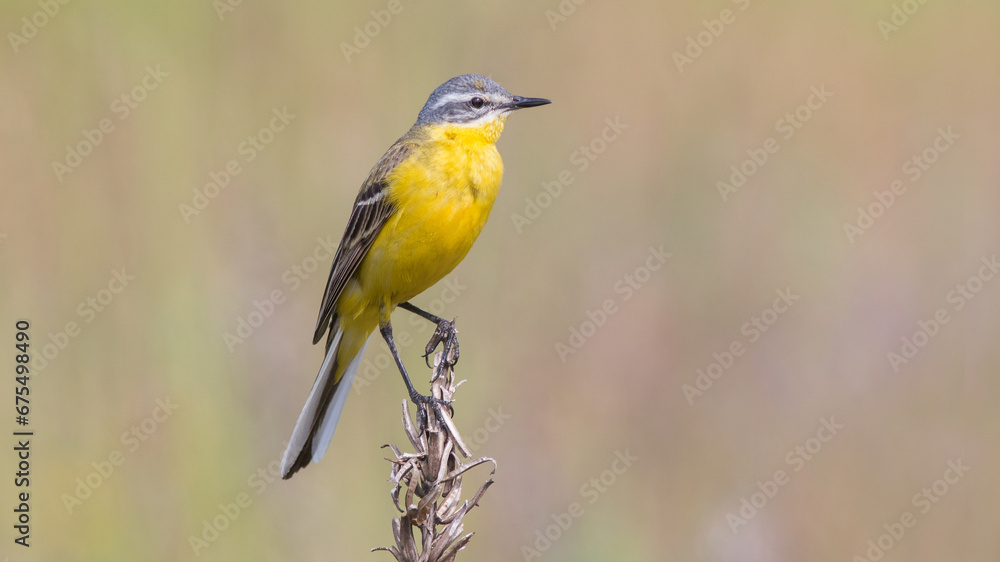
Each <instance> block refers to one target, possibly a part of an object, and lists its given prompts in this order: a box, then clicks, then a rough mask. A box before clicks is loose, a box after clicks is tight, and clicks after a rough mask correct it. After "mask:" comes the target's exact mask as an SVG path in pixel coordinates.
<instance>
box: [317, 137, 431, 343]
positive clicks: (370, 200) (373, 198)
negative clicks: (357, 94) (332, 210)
mask: <svg viewBox="0 0 1000 562" xmlns="http://www.w3.org/2000/svg"><path fill="white" fill-rule="evenodd" d="M416 146H417V144H416V143H414V142H412V141H409V140H406V139H405V137H404V138H403V139H400V140H398V141H396V143H395V144H393V145H392V146H391V147H390V148H389V150H387V151H386V153H385V154H384V155H383V156H382V158H381V159H379V161H378V163H376V164H375V167H373V168H372V170H371V172H370V173H369V174H368V179H366V180H365V183H364V185H362V186H361V190H360V191H359V192H358V197H357V199H355V200H354V208H353V209H352V210H351V218H350V219H348V221H347V228H345V229H344V237H343V238H342V239H341V240H340V247H338V248H337V254H336V255H335V256H334V258H333V265H332V266H331V267H330V277H329V278H328V279H327V281H326V291H325V292H324V293H323V302H322V304H321V305H320V308H319V318H318V319H317V320H316V331H315V332H314V333H313V343H314V344H315V343H318V342H319V340H321V339H323V335H324V334H325V333H326V331H327V330H328V329H329V328H330V326H331V324H333V321H334V312H335V310H336V304H337V299H338V298H340V293H341V292H343V290H344V287H345V286H346V285H347V281H348V280H349V279H350V278H351V276H352V275H354V272H355V271H356V270H357V269H358V265H359V264H360V263H361V260H362V259H364V257H365V255H367V254H368V250H370V249H371V247H372V243H374V242H375V238H377V237H378V235H379V233H380V232H382V227H383V226H385V223H386V221H388V220H389V217H391V216H392V214H393V213H394V212H395V211H396V209H395V207H394V206H393V204H392V203H391V202H390V201H389V197H388V193H387V187H388V185H387V184H388V176H389V174H390V173H391V172H392V170H393V169H395V168H396V166H398V165H399V163H400V162H402V161H404V160H406V159H407V158H408V157H409V156H410V155H411V154H413V152H414V150H415V149H416Z"/></svg>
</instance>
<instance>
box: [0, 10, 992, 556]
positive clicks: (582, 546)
mask: <svg viewBox="0 0 1000 562" xmlns="http://www.w3.org/2000/svg"><path fill="white" fill-rule="evenodd" d="M233 4H235V5H233ZM390 9H391V10H392V11H390ZM46 11H48V13H46ZM373 12H374V13H373ZM393 12H395V13H393ZM907 12H909V14H908V13H907ZM39 14H42V15H39ZM0 15H2V16H0V17H2V20H0V21H2V22H3V23H2V26H0V29H2V31H3V32H4V34H5V36H6V38H7V43H8V44H7V45H5V46H4V47H2V48H0V68H2V69H3V70H2V71H3V80H0V94H2V102H3V103H2V104H0V178H2V180H0V181H2V190H3V192H2V197H3V199H2V205H0V233H2V237H0V260H2V271H3V273H2V279H3V281H2V286H3V291H2V293H0V299H2V308H0V310H2V311H3V314H2V317H0V321H2V324H3V329H2V330H0V334H2V339H3V340H4V341H3V342H0V343H3V346H2V347H3V349H6V350H7V351H5V352H4V353H3V354H2V357H3V361H4V363H5V365H7V366H8V367H10V366H11V365H13V364H14V363H13V361H14V360H13V354H12V352H11V348H12V346H13V343H14V342H13V340H14V322H15V320H17V319H28V320H30V322H31V329H30V334H31V337H32V342H33V344H34V346H33V347H32V348H31V349H32V353H33V355H34V357H35V360H34V361H33V363H32V366H33V378H32V382H31V385H32V388H31V399H32V403H31V416H30V420H31V422H30V423H31V428H32V429H34V430H35V431H36V435H35V437H34V438H33V441H32V457H31V459H32V465H31V471H32V480H31V494H32V495H31V498H32V501H31V510H32V511H31V517H32V519H31V536H30V541H31V544H32V546H31V547H30V548H29V549H25V548H23V547H21V546H18V545H16V544H14V543H13V539H12V534H11V529H12V525H13V524H14V519H13V512H12V509H13V508H14V497H15V494H16V492H17V489H16V488H15V487H14V486H13V482H12V474H13V472H14V468H15V462H16V459H15V457H14V453H13V451H12V449H11V448H10V447H8V448H7V452H6V453H4V454H3V455H2V462H0V466H3V467H5V468H4V474H5V478H4V481H5V482H6V484H4V486H3V490H4V492H3V495H2V497H0V506H2V508H3V511H4V513H6V515H5V516H4V517H3V518H2V520H0V523H2V526H3V528H4V529H5V530H6V531H5V532H4V536H5V537H7V539H5V541H4V543H3V545H2V547H0V555H3V556H5V557H6V559H9V560H11V561H19V560H60V561H62V560H187V559H199V560H389V559H390V558H391V557H390V556H389V555H388V554H386V553H377V554H369V553H368V550H369V549H370V548H372V547H375V546H380V545H387V544H390V541H391V531H390V519H391V518H392V517H393V516H394V515H395V513H396V512H395V508H393V507H392V504H391V501H390V498H389V494H388V490H389V485H388V483H387V477H388V474H389V465H388V463H387V462H385V461H384V460H383V457H384V456H385V455H386V454H387V451H383V450H381V449H379V446H380V445H382V444H383V443H389V442H394V443H400V444H402V441H404V440H405V437H404V435H403V433H402V430H401V427H400V424H399V405H400V401H401V400H402V399H403V398H404V396H405V394H404V387H403V385H402V382H401V381H400V380H399V375H398V373H397V372H396V371H395V369H394V367H393V366H392V365H391V364H390V363H389V362H388V360H387V358H388V355H387V350H386V348H385V346H384V344H383V343H382V342H381V340H380V339H379V338H377V337H376V338H375V339H373V341H372V343H371V345H370V346H369V348H368V354H367V356H366V362H365V364H364V365H363V367H362V374H361V375H359V380H363V381H364V382H365V384H364V385H360V386H358V387H357V392H355V393H354V394H352V396H351V399H350V401H349V403H348V406H347V408H346V412H345V415H344V418H343V419H342V421H341V424H340V427H339V428H338V433H337V435H336V437H335V438H334V441H333V444H332V446H331V449H330V451H329V453H328V454H327V457H326V458H325V459H324V460H323V461H322V462H321V463H319V464H317V465H313V466H311V467H309V468H308V469H307V470H305V471H303V472H302V473H300V474H299V475H297V476H296V477H295V478H293V479H292V480H290V481H287V482H282V481H280V480H275V478H274V475H273V473H271V472H269V470H273V471H275V472H276V467H277V463H276V460H277V459H278V458H279V457H280V454H281V451H282V450H283V445H284V442H285V439H287V438H288V436H289V435H290V432H291V429H292V426H293V424H294V422H295V419H296V416H297V415H298V413H299V409H300V407H301V406H302V403H303V400H304V398H305V396H306V394H307V392H308V390H309V387H310V385H311V384H312V382H313V378H314V376H315V373H316V370H317V368H318V366H319V364H320V361H321V359H322V357H321V355H322V349H321V348H320V347H319V346H315V347H314V346H312V345H310V338H311V334H312V329H313V326H314V322H315V315H316V310H317V307H318V306H319V301H320V297H321V295H322V287H323V283H324V281H325V280H326V275H327V271H328V268H329V264H330V256H329V255H328V254H326V250H325V249H324V245H328V244H334V245H335V244H336V243H337V241H338V240H339V239H340V236H341V234H342V232H343V228H344V226H345V224H346V220H347V216H348V214H349V208H350V204H351V202H352V201H353V198H354V196H355V194H356V191H357V189H358V187H359V185H360V183H361V181H362V180H363V179H364V177H365V175H366V174H367V172H368V170H369V168H370V167H371V165H372V164H373V163H374V162H375V161H376V160H377V158H378V157H379V156H380V155H381V154H382V152H383V151H384V150H385V149H386V148H387V147H388V146H389V145H390V144H391V143H392V142H393V141H394V140H395V139H396V138H398V137H399V136H400V135H401V134H403V132H405V131H406V129H407V128H408V127H409V126H410V125H411V124H412V122H413V121H414V120H415V118H416V114H417V112H418V110H419V109H420V107H421V106H422V104H423V102H424V101H425V100H426V98H427V96H428V94H429V93H430V92H431V90H432V89H433V88H434V87H436V86H437V85H439V84H440V83H442V82H443V81H445V80H446V79H448V78H450V77H452V76H454V75H457V74H461V73H466V72H479V73H485V74H488V75H490V76H491V77H493V78H494V79H496V80H497V81H498V82H499V83H500V84H502V85H503V86H505V87H506V88H507V89H508V90H510V91H511V92H513V93H515V94H520V95H526V96H543V97H548V98H551V99H552V100H553V104H552V105H551V106H547V107H544V108H538V109H532V110H530V111H524V112H521V113H518V114H517V115H516V116H514V117H513V118H512V119H510V121H509V122H508V124H507V129H506V132H505V133H504V136H503V138H502V139H501V140H500V142H499V149H500V152H501V154H502V155H503V157H504V161H505V163H506V169H507V171H506V177H505V181H504V188H503V190H502V192H501V195H500V198H499V200H498V202H497V204H496V206H495V208H494V210H493V215H492V220H491V222H490V224H489V225H488V226H487V228H486V229H485V230H484V232H483V234H482V236H481V237H480V240H479V242H478V243H477V246H476V247H475V248H474V250H473V251H472V252H471V254H470V255H469V257H468V258H467V259H466V260H465V262H464V263H462V265H461V266H460V267H459V268H458V269H457V270H456V271H455V272H454V273H453V274H452V275H450V276H449V277H448V279H447V281H446V282H442V283H441V284H439V285H438V286H436V287H434V288H432V289H430V290H429V291H427V293H425V294H424V295H423V296H421V297H419V298H418V299H416V303H417V304H419V305H422V306H425V307H429V308H431V310H433V311H435V312H439V313H440V314H442V315H445V316H448V317H451V316H458V326H459V329H460V330H461V342H462V360H461V362H460V363H459V374H460V375H461V376H462V377H464V378H467V379H468V380H469V382H468V383H467V384H466V386H464V387H463V388H462V390H461V391H460V392H459V396H458V397H459V398H460V401H459V402H458V403H457V404H456V409H457V412H458V423H459V424H460V427H461V428H462V429H463V431H464V432H465V433H466V437H467V438H468V439H469V440H470V441H471V442H473V443H475V448H476V454H477V455H489V456H492V457H495V458H496V459H497V460H498V462H499V470H498V472H497V474H496V477H495V478H496V481H497V483H496V485H495V486H494V487H493V488H492V489H491V490H490V491H489V493H488V494H487V495H486V497H485V499H484V501H483V502H482V507H481V509H477V510H475V511H474V512H473V513H472V514H471V515H470V516H469V517H468V518H467V520H466V530H467V531H475V532H476V536H475V538H474V539H473V540H472V542H471V544H470V546H469V547H468V549H467V551H465V552H463V553H462V554H460V555H459V557H458V558H459V560H483V561H510V560H574V561H605V560H637V561H647V560H648V561H659V560H671V561H673V560H678V561H689V560H690V561H701V560H704V561H734V562H744V561H758V560H759V561H769V562H777V561H803V560H809V561H826V560H831V561H833V560H842V561H848V560H875V559H877V558H881V559H883V560H888V561H904V560H905V561H924V560H926V561H932V560H934V561H937V560H973V561H991V560H997V559H998V558H1000V539H998V535H997V533H996V528H997V525H998V524H1000V516H998V515H997V509H996V505H997V501H998V500H1000V484H998V479H997V476H996V475H997V474H998V469H1000V447H998V439H1000V409H998V407H997V406H998V403H1000V383H998V377H997V374H998V367H1000V347H998V346H997V345H996V343H997V337H998V334H1000V316H998V313H1000V277H995V273H994V269H993V268H995V266H991V267H992V268H991V267H987V266H986V265H984V264H990V263H991V259H993V256H996V255H997V253H998V252H1000V221H998V220H997V212H998V211H1000V190H998V187H1000V186H998V180H1000V165H998V164H997V154H998V151H1000V138H998V130H1000V129H998V127H1000V111H998V104H997V91H998V89H1000V38H998V35H997V30H998V29H1000V28H998V24H1000V7H998V5H997V4H996V3H991V2H985V1H983V2H927V3H925V4H923V5H921V4H919V3H917V2H916V1H915V0H909V1H905V2H896V4H895V5H894V4H893V3H892V2H888V1H878V2H874V3H873V2H861V1H851V2H841V3H836V4H834V5H828V6H827V5H819V4H817V3H810V4H801V3H793V2H758V1H756V0H749V1H747V0H738V1H732V2H730V1H728V0H720V1H716V2H710V3H704V2H694V1H689V2H681V3H675V2H670V3H663V2H652V1H648V2H641V1H635V2H586V3H582V4H580V5H577V4H575V3H572V2H570V1H569V0H563V1H562V2H557V1H556V0H551V1H548V2H514V3H497V4H481V5H466V4H460V3H445V2H429V1H424V0H417V1H410V0H393V2H386V1H373V2H362V3H355V4H353V5H351V6H349V7H348V6H343V5H340V3H332V2H308V1H298V2H296V1H292V2H276V1H271V2H243V3H236V2H233V3H232V4H230V3H227V2H226V0H220V1H216V2H210V1H208V0H204V1H200V2H191V1H180V2H169V3H160V4H157V3H146V2H143V3H138V2H125V1H119V2H99V3H92V2H70V3H68V4H65V5H62V4H59V3H58V2H56V1H54V0H42V1H41V2H35V1H27V0H18V1H13V2H4V3H3V4H2V6H0ZM32 30H34V31H32ZM29 36H30V37H29ZM345 45H347V46H349V47H345ZM278 115H281V116H283V118H278V117H277V116H278ZM611 124H613V125H614V126H612V125H611ZM102 128H103V129H105V130H101V129H102ZM279 129H280V130H279ZM248 137H255V138H254V139H248ZM254 143H257V144H256V145H255V144H254ZM935 143H936V145H935ZM581 147H584V148H585V151H586V152H584V151H583V150H581ZM748 151H749V152H748ZM765 157H766V160H764V158H765ZM754 158H756V159H757V162H754V160H753V159H754ZM914 158H917V159H918V160H919V162H918V161H916V160H913V159H914ZM231 161H232V162H233V163H232V164H230V162H231ZM227 166H231V170H230V171H229V172H225V171H226V168H227ZM734 166H735V167H736V169H740V168H742V169H743V171H742V172H740V173H735V172H734V169H733V168H732V167H734ZM233 170H238V172H233ZM740 174H743V175H744V176H745V177H744V179H745V183H743V184H742V185H740V186H739V187H737V186H736V185H733V182H734V181H735V182H736V183H737V184H738V183H740V179H741V178H740V177H739V176H740ZM226 175H228V179H227V180H224V179H219V178H223V177H224V176H226ZM733 176H736V177H733ZM213 177H214V178H216V180H215V181H217V182H218V183H227V185H226V186H225V187H224V188H222V189H219V190H216V189H214V188H213V187H211V186H207V185H206V184H209V183H210V182H212V181H213ZM557 181H558V182H561V183H562V184H564V185H562V186H561V187H560V186H557V185H556V184H554V183H553V182H557ZM720 182H725V184H729V185H731V186H732V189H730V188H728V187H726V186H725V185H721V184H720ZM545 185H548V187H549V189H550V190H551V193H556V194H558V195H557V196H556V197H552V196H551V195H549V194H548V193H547V192H546V191H545V187H544V186H545ZM720 186H721V187H720ZM893 190H895V192H893ZM535 205H537V208H536V207H535ZM185 206H188V207H185ZM859 208H862V209H864V213H865V214H866V215H867V218H866V217H865V216H861V217H859V213H860V212H859ZM845 225H850V226H845ZM327 239H329V241H327ZM318 240H319V241H318ZM666 254H669V256H667V255H666ZM984 259H985V260H986V261H985V262H983V261H982V260H984ZM123 279H124V280H125V281H127V284H126V283H125V281H122V280H123ZM275 291H277V293H276V292H275ZM275 295H277V297H278V298H277V299H275V298H274V297H275ZM789 303H790V304H789ZM939 311H941V312H939ZM936 315H938V317H939V319H940V318H943V319H944V320H945V323H942V322H940V321H939V320H937V319H935V316H936ZM394 321H395V325H396V331H397V337H399V334H403V338H407V339H408V341H409V343H408V344H405V346H404V347H405V351H404V360H405V361H406V362H407V363H408V365H409V366H410V369H411V372H413V373H414V374H415V375H416V376H417V378H418V379H419V380H420V381H421V386H423V387H424V388H426V379H427V375H428V371H426V369H425V368H424V367H422V365H421V360H420V357H419V350H420V349H421V348H422V347H423V344H424V342H425V341H426V338H427V337H428V336H429V334H430V331H429V329H428V328H427V327H425V326H422V325H420V324H419V323H415V322H412V321H411V318H410V317H409V315H407V313H405V312H402V311H400V312H397V313H396V314H395V315H394ZM242 322H246V323H247V324H246V325H243V324H242ZM251 323H252V324H255V326H250V324H251ZM921 323H922V324H921ZM227 334H229V336H227ZM230 336H234V337H238V338H240V341H237V340H236V339H234V337H230ZM910 346H912V347H910ZM11 369H12V367H11V368H9V369H8V372H10V370H11ZM14 386H15V383H14V381H13V377H12V376H11V377H10V378H8V379H7V382H6V383H5V384H3V385H0V399H2V402H3V403H4V404H11V405H12V404H13V391H14ZM12 409H13V408H12V407H9V406H5V408H4V410H3V411H4V412H5V416H4V417H3V418H2V424H3V426H4V427H5V428H7V429H9V430H10V431H14V430H17V429H19V426H16V425H15V423H14V419H13V418H14V413H13V412H12V411H11V410H12ZM7 416H9V417H7ZM10 439H11V440H12V439H13V438H10ZM10 444H11V445H13V441H10ZM623 459H624V460H623ZM269 467H270V469H269ZM966 467H968V468H966ZM112 469H113V470H112ZM779 471H780V472H779ZM487 472H488V471H487V470H485V469H479V472H476V473H474V474H473V475H472V476H471V477H470V478H469V479H468V480H467V482H468V484H467V486H468V487H472V488H474V487H475V486H478V482H479V481H481V479H485V478H486V475H487ZM102 473H103V474H102ZM592 479H594V480H592ZM567 514H569V515H567ZM869 541H871V542H869ZM883 551H884V552H883Z"/></svg>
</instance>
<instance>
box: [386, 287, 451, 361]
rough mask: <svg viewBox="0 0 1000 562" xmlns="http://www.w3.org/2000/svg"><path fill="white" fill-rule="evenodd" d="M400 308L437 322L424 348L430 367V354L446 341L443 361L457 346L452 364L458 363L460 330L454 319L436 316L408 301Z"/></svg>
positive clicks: (425, 358)
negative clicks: (457, 328) (456, 327)
mask: <svg viewBox="0 0 1000 562" xmlns="http://www.w3.org/2000/svg"><path fill="white" fill-rule="evenodd" d="M399 308H402V309H403V310H408V311H410V312H412V313H414V314H416V315H417V316H420V317H421V318H424V319H425V320H428V321H430V322H433V323H435V324H437V328H435V330H434V334H433V335H432V336H431V340H430V341H429V342H427V346H426V347H425V348H424V363H426V364H427V366H428V367H430V366H431V363H430V359H429V358H430V356H431V355H432V354H433V353H434V350H435V349H437V346H438V344H440V343H441V342H444V354H443V355H442V356H441V357H442V361H447V360H448V353H449V352H450V351H451V349H452V348H453V347H454V348H455V359H454V361H452V362H451V364H452V365H454V364H455V363H458V330H456V329H455V321H454V320H451V321H449V320H445V319H444V318H441V317H439V316H435V315H433V314H431V313H430V312H427V311H426V310H421V309H419V308H417V307H415V306H413V305H412V304H410V303H408V302H404V303H401V304H400V305H399Z"/></svg>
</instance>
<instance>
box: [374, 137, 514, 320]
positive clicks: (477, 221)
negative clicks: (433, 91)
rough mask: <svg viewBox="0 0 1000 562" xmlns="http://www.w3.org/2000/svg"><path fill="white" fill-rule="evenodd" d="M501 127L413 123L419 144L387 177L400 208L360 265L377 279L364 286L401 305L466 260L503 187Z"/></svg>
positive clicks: (380, 298)
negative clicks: (421, 126)
mask: <svg viewBox="0 0 1000 562" xmlns="http://www.w3.org/2000/svg"><path fill="white" fill-rule="evenodd" d="M498 128H499V129H498ZM502 128H503V124H502V123H499V125H493V126H491V127H489V128H478V129H474V128H469V127H458V126H429V127H424V130H423V131H419V132H413V131H411V135H414V137H415V138H418V139H420V140H421V143H420V148H418V149H417V151H416V152H415V153H414V154H413V155H412V156H411V157H410V158H408V159H407V160H406V161H404V162H402V163H400V164H399V165H398V166H397V167H396V168H395V169H394V170H393V171H392V173H391V174H390V175H389V178H388V180H389V185H390V186H391V187H390V190H389V200H390V201H391V202H392V203H393V205H394V206H395V207H396V212H395V214H394V215H393V216H392V217H391V218H390V219H389V221H388V222H387V223H386V225H385V227H384V228H383V230H382V233H381V234H380V235H379V236H378V238H376V240H375V243H374V244H373V246H372V248H371V250H370V251H369V253H368V256H366V258H365V259H364V261H363V262H362V263H361V266H360V267H359V274H360V275H359V278H361V279H367V280H371V281H370V283H368V286H367V287H364V288H363V290H364V292H365V293H366V297H369V298H371V299H373V300H375V301H381V303H386V301H388V303H387V304H389V306H395V305H396V304H398V303H400V302H404V301H407V300H409V299H411V298H413V297H414V296H416V295H417V294H419V293H421V292H423V291H424V290H425V289H427V288H428V287H430V286H431V285H433V284H434V283H436V282H438V281H439V280H440V279H441V278H442V277H444V276H445V275H447V274H448V273H449V272H451V270H453V269H454V268H455V266H457V265H458V264H459V262H461V261H462V259H463V258H464V257H465V255H466V254H467V253H468V252H469V249H470V248H472V244H473V243H474V242H475V241H476V238H477V237H478V236H479V233H480V232H481V231H482V229H483V226H485V225H486V220H487V219H488V218H489V214H490V210H491V209H492V208H493V202H494V201H496V196H497V192H498V191H499V189H500V180H501V177H502V175H503V162H502V161H501V160H500V154H499V153H498V152H497V149H496V147H495V146H494V144H493V143H494V141H495V140H496V137H497V136H498V135H499V130H502ZM361 270H365V271H361ZM366 300H368V299H366ZM369 302H371V301H369Z"/></svg>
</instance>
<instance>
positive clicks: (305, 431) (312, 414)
mask: <svg viewBox="0 0 1000 562" xmlns="http://www.w3.org/2000/svg"><path fill="white" fill-rule="evenodd" d="M335 328H336V334H335V335H334V337H333V341H331V342H330V347H329V348H328V349H327V352H326V357H325V358H324V359H323V364H322V365H321V366H320V368H319V374H318V375H316V382H314V383H313V386H312V390H310V391H309V397H308V398H306V404H305V406H303V408H302V412H301V413H300V414H299V419H298V421H296V422H295V429H294V430H292V437H291V439H290V440H289V442H288V447H287V448H286V449H285V454H284V455H282V457H281V474H282V477H285V478H287V477H288V473H289V470H290V469H291V467H292V464H294V463H295V459H296V458H298V456H299V454H300V453H301V452H302V449H303V447H305V443H306V441H307V440H308V439H309V434H310V432H311V431H312V425H313V421H314V420H315V419H316V416H317V414H318V412H317V410H318V409H319V403H320V400H321V398H322V396H323V390H324V389H325V388H326V387H327V385H328V384H330V380H329V379H330V377H331V376H332V375H333V366H334V363H335V358H336V356H337V351H338V349H339V347H340V341H341V339H342V337H343V335H344V334H343V331H341V330H340V327H339V326H335ZM367 347H368V342H365V345H363V346H362V347H361V350H360V351H359V352H358V354H357V355H355V356H354V358H353V359H352V360H351V362H350V364H348V366H347V369H346V370H345V371H344V375H343V376H342V377H341V379H340V381H339V382H338V384H337V390H336V391H335V392H334V394H333V397H332V398H331V399H330V403H329V405H327V409H326V413H325V415H324V416H323V422H322V423H321V424H320V426H319V427H318V428H316V435H315V436H313V440H312V450H311V451H310V456H311V460H312V461H313V462H316V461H318V460H320V459H321V458H323V455H324V454H325V453H326V449H327V447H329V446H330V441H332V440H333V433H334V431H335V430H336V429H337V422H338V421H339V420H340V414H341V413H343V411H344V404H345V403H346V402H347V395H348V394H349V393H350V391H351V384H352V383H353V382H354V375H355V374H357V372H358V367H359V366H360V365H361V356H362V355H364V353H365V348H367Z"/></svg>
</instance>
